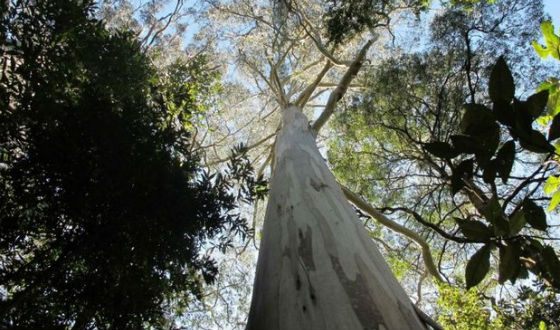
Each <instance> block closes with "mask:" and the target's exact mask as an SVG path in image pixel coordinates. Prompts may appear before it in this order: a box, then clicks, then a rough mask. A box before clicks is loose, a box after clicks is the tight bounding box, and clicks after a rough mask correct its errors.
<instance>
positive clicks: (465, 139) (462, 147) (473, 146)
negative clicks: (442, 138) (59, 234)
mask: <svg viewBox="0 0 560 330" xmlns="http://www.w3.org/2000/svg"><path fill="white" fill-rule="evenodd" d="M451 142H453V146H454V147H455V150H457V152H459V153H462V154H474V153H475V152H477V151H478V150H479V149H480V147H479V145H478V143H477V141H476V139H474V138H472V137H471V136H468V135H463V134H461V135H452V136H451Z"/></svg>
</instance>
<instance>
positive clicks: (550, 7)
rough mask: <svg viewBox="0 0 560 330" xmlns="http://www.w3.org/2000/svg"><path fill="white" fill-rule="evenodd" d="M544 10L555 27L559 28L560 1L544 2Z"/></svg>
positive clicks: (547, 0)
mask: <svg viewBox="0 0 560 330" xmlns="http://www.w3.org/2000/svg"><path fill="white" fill-rule="evenodd" d="M544 10H545V12H546V13H547V14H549V15H550V16H552V21H553V22H554V23H555V24H554V25H555V26H556V27H559V26H560V0H544Z"/></svg>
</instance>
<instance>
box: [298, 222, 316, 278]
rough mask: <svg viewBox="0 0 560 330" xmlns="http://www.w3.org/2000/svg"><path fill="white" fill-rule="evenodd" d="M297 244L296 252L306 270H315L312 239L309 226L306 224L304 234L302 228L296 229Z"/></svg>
mask: <svg viewBox="0 0 560 330" xmlns="http://www.w3.org/2000/svg"><path fill="white" fill-rule="evenodd" d="M298 236H299V245H298V254H299V257H300V258H301V260H302V262H303V264H304V265H305V267H306V269H307V270H315V262H314V261H313V239H312V231H311V227H309V226H307V228H306V230H305V235H304V234H303V232H302V230H301V229H299V230H298Z"/></svg>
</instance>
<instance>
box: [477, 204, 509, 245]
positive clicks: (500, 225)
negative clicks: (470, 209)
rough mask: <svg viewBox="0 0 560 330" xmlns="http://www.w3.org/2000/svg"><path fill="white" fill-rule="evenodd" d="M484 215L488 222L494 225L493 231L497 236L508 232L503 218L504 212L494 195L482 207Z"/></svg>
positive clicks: (507, 226)
mask: <svg viewBox="0 0 560 330" xmlns="http://www.w3.org/2000/svg"><path fill="white" fill-rule="evenodd" d="M483 213H484V214H483V215H484V217H485V218H486V220H488V222H490V223H491V224H493V225H494V232H495V234H496V235H497V236H507V235H508V233H509V225H508V222H507V220H506V219H505V218H504V213H503V211H502V207H501V206H500V202H499V201H498V198H497V197H496V196H492V198H491V199H490V200H489V201H488V202H487V203H486V207H485V208H484V212H483Z"/></svg>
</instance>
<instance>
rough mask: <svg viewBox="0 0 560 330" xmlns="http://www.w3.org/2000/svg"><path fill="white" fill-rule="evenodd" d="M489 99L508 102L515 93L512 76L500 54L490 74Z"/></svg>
mask: <svg viewBox="0 0 560 330" xmlns="http://www.w3.org/2000/svg"><path fill="white" fill-rule="evenodd" d="M489 94H490V99H492V101H493V102H506V103H509V102H511V100H512V99H513V96H514V94H515V85H514V82H513V76H512V75H511V71H510V70H509V68H508V65H507V63H506V61H505V60H504V57H503V56H500V58H499V59H498V61H497V62H496V64H495V65H494V67H493V68H492V73H491V74H490V84H489Z"/></svg>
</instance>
